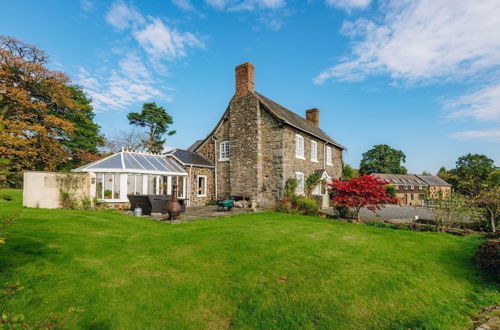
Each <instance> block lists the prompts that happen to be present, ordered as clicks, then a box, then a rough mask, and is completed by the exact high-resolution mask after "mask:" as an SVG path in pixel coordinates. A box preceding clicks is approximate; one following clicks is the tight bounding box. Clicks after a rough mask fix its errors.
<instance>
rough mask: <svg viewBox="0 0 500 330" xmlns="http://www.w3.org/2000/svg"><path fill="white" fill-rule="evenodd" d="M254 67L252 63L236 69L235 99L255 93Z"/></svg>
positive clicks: (241, 65)
mask: <svg viewBox="0 0 500 330" xmlns="http://www.w3.org/2000/svg"><path fill="white" fill-rule="evenodd" d="M254 69H255V68H254V66H253V64H252V63H250V62H246V63H243V64H240V65H238V66H237V67H236V69H235V71H236V93H235V94H234V96H235V97H242V96H246V95H248V94H250V93H253V91H254Z"/></svg>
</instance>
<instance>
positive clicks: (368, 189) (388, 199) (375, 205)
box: [328, 175, 397, 222]
mask: <svg viewBox="0 0 500 330" xmlns="http://www.w3.org/2000/svg"><path fill="white" fill-rule="evenodd" d="M386 186H387V184H386V183H385V182H384V181H382V180H380V179H379V178H377V177H375V176H372V175H362V176H360V177H359V178H352V179H350V180H349V181H342V180H338V179H334V180H333V181H332V182H331V183H330V184H329V185H328V187H329V190H330V192H331V193H332V195H333V202H334V203H335V205H337V206H345V207H350V208H354V209H355V211H356V218H357V221H358V222H359V221H360V218H359V211H360V210H361V208H362V207H367V208H368V209H369V210H370V211H374V212H375V211H376V210H380V208H381V207H382V206H383V205H384V204H387V203H396V202H397V199H396V198H394V197H392V196H391V195H390V194H389V193H388V190H387V188H386Z"/></svg>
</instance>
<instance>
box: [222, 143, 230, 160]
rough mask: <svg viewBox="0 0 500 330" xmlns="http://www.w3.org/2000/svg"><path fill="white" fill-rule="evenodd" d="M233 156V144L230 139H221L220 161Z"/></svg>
mask: <svg viewBox="0 0 500 330" xmlns="http://www.w3.org/2000/svg"><path fill="white" fill-rule="evenodd" d="M229 157H231V144H230V143H229V141H221V143H219V161H220V162H226V161H228V160H229Z"/></svg>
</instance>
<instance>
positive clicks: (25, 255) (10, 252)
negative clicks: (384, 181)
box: [0, 237, 63, 273]
mask: <svg viewBox="0 0 500 330" xmlns="http://www.w3.org/2000/svg"><path fill="white" fill-rule="evenodd" d="M0 251H1V253H0V272H2V273H3V272H5V271H7V270H11V271H12V270H15V268H18V267H21V266H23V265H25V264H28V263H32V262H40V261H41V260H44V259H45V260H53V259H60V258H61V257H63V253H62V252H61V251H60V250H59V249H57V248H55V247H49V246H47V245H46V244H44V243H41V242H39V241H36V240H34V239H31V238H28V237H16V239H11V240H9V241H7V244H4V245H3V246H1V247H0Z"/></svg>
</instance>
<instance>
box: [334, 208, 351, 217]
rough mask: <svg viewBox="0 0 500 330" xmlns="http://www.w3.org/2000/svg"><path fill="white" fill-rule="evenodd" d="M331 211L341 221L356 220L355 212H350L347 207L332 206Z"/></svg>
mask: <svg viewBox="0 0 500 330" xmlns="http://www.w3.org/2000/svg"><path fill="white" fill-rule="evenodd" d="M333 211H334V212H335V214H336V216H337V217H339V218H341V219H354V218H356V212H355V211H351V210H350V209H349V208H348V207H347V206H334V207H333Z"/></svg>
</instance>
